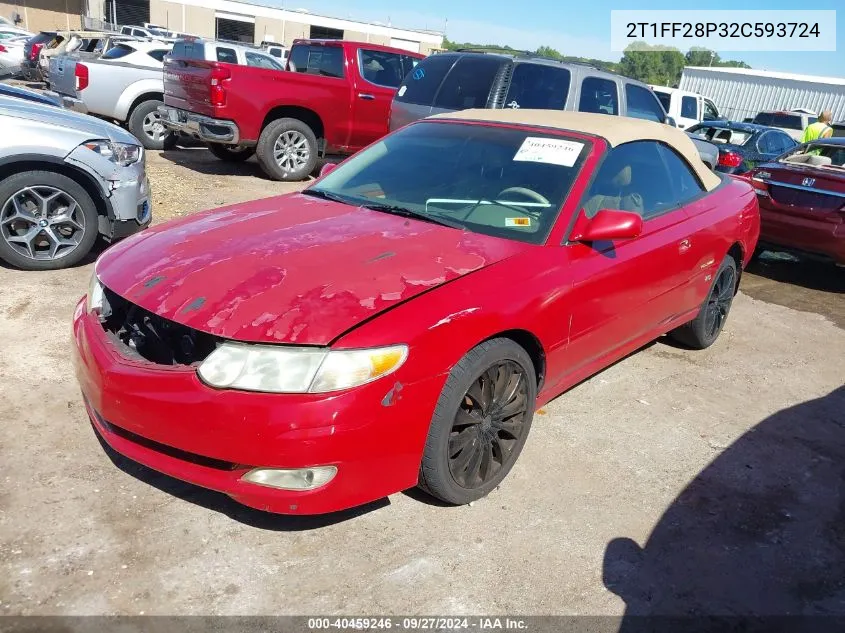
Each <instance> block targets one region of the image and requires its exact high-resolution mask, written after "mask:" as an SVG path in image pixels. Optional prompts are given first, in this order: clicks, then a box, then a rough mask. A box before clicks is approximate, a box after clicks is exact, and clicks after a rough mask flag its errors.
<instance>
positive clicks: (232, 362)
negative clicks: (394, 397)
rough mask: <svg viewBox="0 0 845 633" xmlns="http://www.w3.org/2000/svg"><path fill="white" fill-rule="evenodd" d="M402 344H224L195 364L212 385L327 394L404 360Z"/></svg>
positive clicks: (387, 370)
mask: <svg viewBox="0 0 845 633" xmlns="http://www.w3.org/2000/svg"><path fill="white" fill-rule="evenodd" d="M407 357H408V348H407V346H405V345H394V346H392V347H380V348H375V349H362V350H327V349H324V348H308V347H282V346H270V345H248V344H244V343H223V344H222V345H220V347H218V348H217V349H216V350H214V351H213V352H212V353H211V354H210V355H209V356H208V358H206V359H205V360H204V361H203V362H202V364H201V365H200V367H199V370H198V373H199V376H200V378H202V380H203V381H204V382H206V383H208V384H209V385H211V386H213V387H221V388H229V389H243V390H246V391H266V392H271V393H325V392H327V391H338V390H340V389H347V388H349V387H357V386H359V385H363V384H365V383H368V382H370V381H373V380H375V379H376V378H381V377H382V376H386V375H387V374H390V373H392V372H394V371H396V370H397V369H399V367H401V366H402V363H404V362H405V359H406V358H407Z"/></svg>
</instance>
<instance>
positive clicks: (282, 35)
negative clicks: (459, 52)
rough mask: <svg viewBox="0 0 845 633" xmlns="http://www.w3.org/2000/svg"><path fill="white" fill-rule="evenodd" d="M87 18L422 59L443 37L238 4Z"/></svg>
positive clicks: (139, 7)
mask: <svg viewBox="0 0 845 633" xmlns="http://www.w3.org/2000/svg"><path fill="white" fill-rule="evenodd" d="M62 1H63V0H62ZM88 14H89V16H90V18H92V19H93V20H94V21H98V20H101V21H103V22H106V23H111V24H118V25H124V24H141V23H143V22H152V23H153V24H157V25H160V26H164V27H167V28H168V29H169V30H171V31H178V32H180V33H188V34H191V35H198V36H200V37H207V38H214V39H221V40H232V41H240V42H244V43H250V44H259V43H261V42H262V41H272V42H279V43H282V44H285V45H286V46H290V44H291V42H293V40H294V39H297V38H330V39H346V40H355V41H360V42H369V43H371V44H383V45H385V46H395V47H397V48H402V49H405V50H409V51H414V52H417V53H423V54H428V53H429V52H430V51H431V50H432V49H436V48H439V47H441V46H442V44H443V34H442V33H439V32H435V31H425V30H413V29H402V28H396V27H393V26H388V25H385V24H379V23H372V22H360V21H357V20H346V19H341V18H334V17H330V16H325V15H317V14H314V13H310V12H307V11H304V10H292V9H279V8H276V7H271V6H267V5H263V4H257V3H251V2H242V1H238V0H88Z"/></svg>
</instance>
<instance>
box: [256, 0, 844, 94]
mask: <svg viewBox="0 0 845 633" xmlns="http://www.w3.org/2000/svg"><path fill="white" fill-rule="evenodd" d="M266 2H267V3H268V4H274V5H275V6H283V7H284V8H286V9H297V8H304V9H307V10H309V11H311V12H312V13H318V14H322V15H331V16H333V17H338V18H351V19H357V20H365V21H379V22H383V23H385V24H387V23H388V21H389V22H390V24H391V25H392V26H396V27H404V28H427V29H432V30H438V31H442V30H444V29H445V31H446V36H447V37H448V38H449V39H450V40H455V41H460V42H473V43H479V44H498V45H505V44H507V45H509V46H512V47H514V48H518V49H527V50H535V49H536V48H537V47H538V46H543V45H546V46H551V47H552V48H556V49H557V50H559V51H560V52H561V53H563V54H564V55H579V56H582V57H592V58H595V59H602V60H607V61H618V60H619V58H620V57H621V54H620V53H615V52H612V51H611V50H610V11H611V10H613V9H650V10H660V9H690V8H693V7H692V6H690V5H689V3H684V2H678V0H668V1H667V0H640V1H639V2H624V1H622V0H615V1H614V0H589V1H588V2H583V1H582V2H574V1H573V0H520V1H519V2H512V1H511V2H508V1H505V0H489V1H481V0H424V1H419V0H417V1H413V2H412V1H411V0H354V1H353V0H266ZM697 8H702V9H704V8H706V9H710V10H719V9H746V10H747V9H759V10H761V11H764V12H765V11H769V10H774V9H784V10H795V9H801V8H805V9H819V10H820V9H832V10H835V9H837V8H839V9H842V10H841V11H839V12H838V15H837V18H839V19H838V20H837V23H838V24H837V27H838V28H837V37H836V48H837V51H836V52H812V53H811V52H741V53H730V52H721V51H720V52H719V55H720V56H721V58H722V59H739V60H743V61H745V62H746V63H748V64H750V65H751V66H752V67H753V68H756V69H764V70H776V71H783V72H793V73H803V74H808V75H829V76H834V77H845V2H843V1H842V0H813V2H811V3H809V2H807V3H796V2H795V0H766V1H764V2H760V1H757V0H743V1H741V2H738V1H737V0H731V1H725V0H709V1H708V2H707V3H706V4H705V5H703V6H700V7H697ZM761 20H765V13H761Z"/></svg>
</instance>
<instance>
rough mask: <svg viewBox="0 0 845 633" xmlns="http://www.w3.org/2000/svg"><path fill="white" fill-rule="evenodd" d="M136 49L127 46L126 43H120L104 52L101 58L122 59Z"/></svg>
mask: <svg viewBox="0 0 845 633" xmlns="http://www.w3.org/2000/svg"><path fill="white" fill-rule="evenodd" d="M134 51H135V49H134V48H132V47H130V46H127V45H126V44H118V45H117V46H112V47H111V48H110V49H109V50H107V51H106V52H105V53H103V55H102V57H100V59H120V58H121V57H126V56H127V55H129V54H130V53H132V52H134Z"/></svg>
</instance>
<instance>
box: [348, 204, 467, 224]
mask: <svg viewBox="0 0 845 633" xmlns="http://www.w3.org/2000/svg"><path fill="white" fill-rule="evenodd" d="M361 207H362V208H364V209H372V210H373V211H382V212H384V213H392V214H393V215H401V216H402V217H403V218H413V219H415V220H422V221H423V222H431V223H432V224H439V225H441V226H448V227H450V228H453V229H460V230H462V231H463V230H464V229H465V228H466V227H465V226H464V225H463V224H461V223H459V222H453V221H452V220H447V219H446V218H444V217H443V216H441V215H428V214H427V213H420V212H419V211H414V210H413V209H408V208H407V207H400V206H398V205H395V204H384V203H379V202H365V203H364V204H362V205H361Z"/></svg>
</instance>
